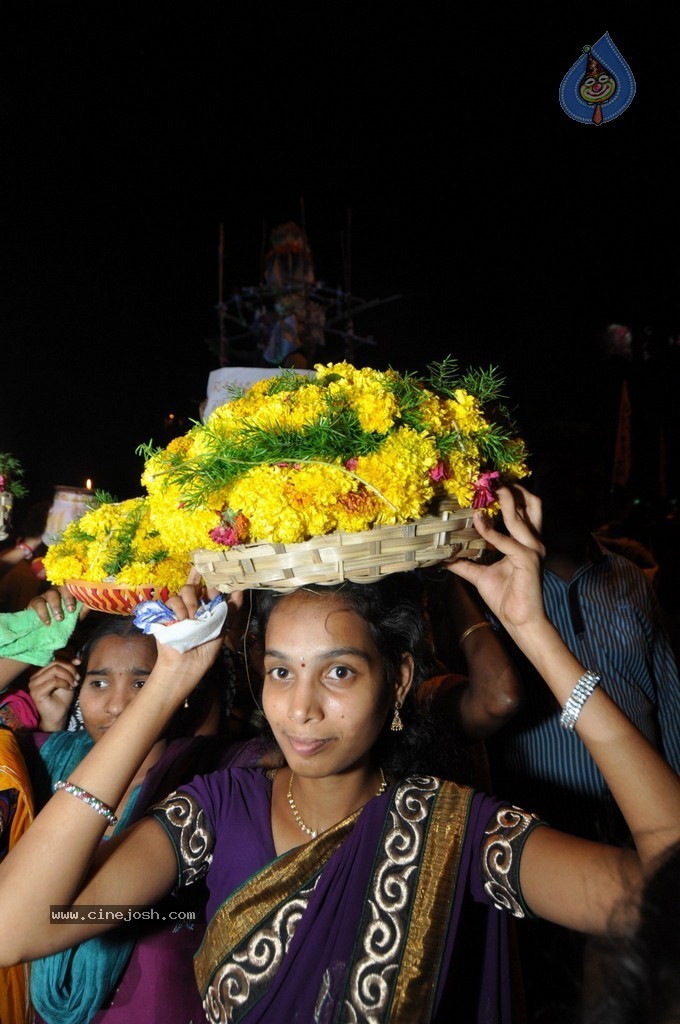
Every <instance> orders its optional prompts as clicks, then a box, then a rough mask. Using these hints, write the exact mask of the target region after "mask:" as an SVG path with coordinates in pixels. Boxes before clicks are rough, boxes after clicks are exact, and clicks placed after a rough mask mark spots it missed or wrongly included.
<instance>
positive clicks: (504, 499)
mask: <svg viewBox="0 0 680 1024" xmlns="http://www.w3.org/2000/svg"><path fill="white" fill-rule="evenodd" d="M498 501H499V504H500V509H501V513H502V516H503V522H504V523H505V526H506V528H507V530H508V535H506V534H504V533H499V532H498V531H497V530H495V529H494V528H493V527H492V526H491V524H490V522H489V520H488V519H487V517H486V516H485V515H484V513H483V512H476V513H475V527H476V528H477V531H478V532H479V535H480V536H481V537H482V538H483V539H484V540H485V541H487V543H488V544H489V545H490V546H492V547H494V548H495V549H496V550H497V551H499V552H500V553H501V554H502V555H503V556H504V557H503V558H501V559H500V560H499V561H497V562H493V563H492V564H491V565H479V564H477V563H476V562H472V561H470V560H468V559H463V558H459V559H455V560H454V561H452V562H449V563H448V564H447V568H448V569H449V571H450V572H452V573H454V574H455V575H456V576H461V577H462V578H463V579H465V580H467V581H468V582H469V583H472V584H473V585H474V586H475V587H476V588H477V590H478V591H479V594H480V597H482V598H483V600H484V601H485V602H486V604H487V605H488V607H489V608H490V609H491V610H492V611H493V612H494V613H495V614H496V615H497V616H498V618H499V619H500V621H501V622H502V623H503V625H504V626H505V628H506V629H507V630H508V632H509V633H510V634H511V636H513V638H515V639H516V634H517V631H518V630H524V629H526V628H527V627H528V626H530V625H532V624H540V623H542V622H543V621H544V620H545V619H546V616H545V609H544V606H543V596H542V592H541V559H542V557H543V555H544V554H545V548H544V546H543V544H542V542H541V539H540V528H541V521H542V514H541V502H540V499H539V498H537V497H536V495H534V494H531V493H530V492H529V491H527V490H525V489H524V488H523V487H519V486H515V487H500V488H499V490H498Z"/></svg>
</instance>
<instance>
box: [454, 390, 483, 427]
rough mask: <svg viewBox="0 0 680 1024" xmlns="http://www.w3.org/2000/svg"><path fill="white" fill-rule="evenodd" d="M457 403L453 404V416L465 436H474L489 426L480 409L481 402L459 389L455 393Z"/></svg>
mask: <svg viewBox="0 0 680 1024" xmlns="http://www.w3.org/2000/svg"><path fill="white" fill-rule="evenodd" d="M453 394H454V398H455V401H454V402H452V409H453V415H454V416H455V419H456V422H457V424H458V429H459V430H460V431H462V432H463V433H464V434H472V433H474V431H476V430H482V429H483V428H484V427H486V426H488V424H487V421H486V420H485V419H484V417H483V416H482V413H481V409H480V408H479V402H478V401H477V399H476V398H475V397H474V396H473V395H469V394H468V393H467V391H463V389H462V388H458V389H457V390H456V391H454V393H453Z"/></svg>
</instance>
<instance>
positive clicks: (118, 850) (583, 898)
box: [0, 488, 680, 1024]
mask: <svg viewBox="0 0 680 1024" xmlns="http://www.w3.org/2000/svg"><path fill="white" fill-rule="evenodd" d="M497 496H498V499H499V502H500V506H501V509H502V512H503V516H504V521H505V525H506V527H507V530H508V535H505V534H502V533H500V532H497V531H495V530H494V529H493V528H492V527H491V526H490V524H489V523H488V522H486V521H485V520H484V517H483V516H482V515H481V514H478V516H477V518H476V525H477V529H478V530H479V531H480V534H481V536H482V537H483V538H484V539H485V541H486V542H488V543H490V544H493V546H494V547H496V548H497V550H498V551H499V552H500V553H501V554H502V555H503V557H502V559H501V560H500V561H498V562H496V563H494V564H493V565H481V564H476V563H474V562H471V561H464V560H463V561H461V560H457V561H455V562H454V563H453V564H452V570H453V571H454V572H455V573H457V574H458V575H460V576H462V577H463V578H465V579H467V580H468V581H470V582H473V583H474V584H475V585H476V586H477V587H478V589H479V592H480V594H481V596H482V597H483V599H484V600H485V602H486V603H487V605H488V606H489V607H490V608H491V609H492V610H493V612H494V613H495V614H496V615H497V616H498V618H499V619H500V620H501V621H502V622H503V624H504V625H505V627H506V628H507V629H508V631H509V632H510V633H511V634H512V635H513V637H514V638H515V639H516V641H517V643H518V644H519V645H520V647H521V648H522V650H523V651H524V653H525V654H526V655H527V656H528V657H529V658H530V659H531V660H532V661H533V662H534V663H535V664H536V667H537V668H538V669H539V671H540V672H541V674H542V676H543V677H544V678H545V679H546V680H547V682H548V685H549V686H550V688H551V690H552V691H553V693H554V694H555V696H556V698H557V699H558V701H559V702H560V704H562V705H563V706H564V712H563V718H564V725H565V728H568V729H570V730H574V729H575V731H576V732H577V734H578V736H579V738H580V739H581V741H582V742H584V743H585V744H586V745H587V746H588V749H589V750H590V751H591V753H592V754H593V756H594V757H595V759H596V761H597V763H598V765H599V767H600V769H601V770H602V772H603V773H604V775H605V777H606V778H607V781H608V783H609V785H610V786H611V789H612V792H613V793H614V794H615V796H616V798H617V800H618V802H619V806H620V807H621V810H622V811H623V813H624V814H625V816H626V818H627V820H628V823H629V826H630V829H631V833H632V835H633V837H634V841H635V849H634V850H621V849H619V848H610V847H606V846H603V845H600V844H594V843H590V842H586V841H584V840H580V839H575V838H573V837H570V836H567V835H564V834H560V833H558V832H556V831H554V830H553V829H551V828H549V827H548V826H547V825H545V824H544V823H542V822H539V821H537V820H536V819H535V818H533V817H532V815H531V814H530V813H527V812H526V811H522V810H520V809H518V808H515V807H513V806H512V804H509V803H507V802H505V801H502V800H496V799H495V798H491V797H488V796H485V795H483V794H479V793H474V792H473V791H471V790H469V789H467V788H465V787H459V786H457V785H455V784H454V783H448V782H442V781H441V780H438V779H437V778H434V777H432V776H427V775H422V774H416V775H412V774H410V766H411V765H412V764H414V763H416V758H415V756H414V755H415V754H416V753H417V751H418V747H419V745H420V744H422V742H423V739H424V738H425V740H426V741H427V738H428V737H427V732H423V730H422V727H421V723H419V721H418V716H417V714H416V710H415V702H414V701H413V699H412V691H413V688H414V686H415V687H417V686H418V684H419V682H420V675H421V667H420V665H419V663H418V659H419V652H420V650H421V648H422V642H423V632H422V624H421V621H420V617H419V615H418V614H417V611H416V609H415V608H414V607H413V606H412V605H411V604H410V602H409V601H408V600H404V594H403V591H401V588H400V585H399V579H400V577H399V576H398V575H396V574H395V575H394V576H393V578H392V580H391V581H385V583H384V584H383V583H378V584H374V585H371V586H352V585H345V586H341V587H339V588H330V589H328V588H324V589H323V590H315V589H313V590H311V591H310V590H308V589H307V588H305V587H302V588H299V589H297V590H295V591H293V592H291V593H290V594H285V595H283V596H280V597H278V598H275V599H272V598H271V597H270V598H268V600H267V602H266V603H267V604H268V605H269V606H270V607H265V608H263V613H264V615H265V618H266V617H267V616H268V618H267V622H266V632H265V659H266V661H265V664H266V677H265V684H264V692H263V707H264V711H265V713H266V715H267V718H268V721H269V724H270V726H271V729H272V732H273V735H274V737H275V739H276V742H277V744H278V746H279V748H280V750H281V752H282V754H283V756H284V758H285V767H283V768H281V769H279V770H278V771H277V772H275V773H272V772H269V773H267V772H265V771H262V770H257V769H240V770H239V769H233V770H231V771H226V772H220V773H217V774H212V775H209V776H207V777H205V778H198V779H196V780H195V781H194V783H193V784H192V785H190V786H182V787H181V788H180V789H179V790H178V791H177V792H176V793H175V794H173V795H172V796H171V797H169V798H168V799H167V800H165V801H163V802H162V803H161V804H160V805H158V806H157V807H156V808H155V809H154V810H153V811H152V813H151V815H150V816H149V817H146V818H145V819H144V820H142V821H140V822H138V823H137V824H136V825H134V826H133V827H132V828H131V829H129V830H126V831H125V832H124V833H123V834H122V835H121V836H120V837H119V838H114V839H112V840H110V841H109V842H108V843H106V844H104V845H103V846H102V845H100V839H101V837H102V834H103V832H104V830H105V828H106V826H107V822H108V821H109V819H110V817H111V814H112V811H111V808H112V807H116V806H117V804H118V802H119V800H120V798H121V796H122V794H123V793H124V792H125V790H126V788H127V786H128V785H129V783H130V780H131V779H132V778H133V777H134V775H135V772H136V771H137V769H138V766H139V764H140V763H141V762H142V761H143V760H144V758H145V757H146V756H147V753H148V751H149V750H150V749H151V748H152V746H153V744H154V743H155V742H156V739H157V737H158V735H159V734H160V733H161V732H162V730H163V728H164V727H165V726H166V724H167V722H168V721H169V720H170V718H171V716H172V714H173V713H174V711H175V710H176V709H177V708H178V707H179V706H180V705H181V703H182V702H183V700H184V699H185V697H186V695H187V694H188V693H190V692H191V690H192V688H193V687H194V686H195V685H196V682H197V681H198V679H200V678H201V677H202V675H203V674H204V672H205V670H206V667H207V666H208V665H209V664H210V662H211V661H212V659H214V657H215V656H216V653H217V651H218V649H219V645H220V642H221V641H220V639H219V638H217V639H214V640H211V641H209V642H207V643H204V644H201V645H199V646H196V647H194V648H193V649H191V650H189V651H186V652H185V653H180V652H178V651H177V650H173V649H172V648H170V647H168V646H167V645H161V646H160V647H159V654H158V659H157V662H156V665H155V666H154V669H153V671H152V672H151V675H150V676H149V678H148V679H147V682H146V683H145V685H144V688H143V689H142V690H141V691H140V693H139V694H138V696H137V697H136V698H135V700H134V701H133V702H131V704H130V705H129V706H128V708H127V709H126V711H125V712H124V714H123V715H121V716H120V718H119V719H118V720H117V721H116V722H115V723H114V724H113V725H112V726H111V728H109V729H108V730H107V732H106V734H105V735H104V736H102V738H101V740H100V741H99V742H98V743H97V744H96V745H95V747H94V749H93V751H91V752H90V754H88V756H87V757H86V758H85V760H83V761H82V762H81V763H80V764H79V765H78V767H77V768H76V769H75V770H74V771H73V772H72V775H71V777H70V779H69V780H68V781H69V786H68V792H64V791H59V792H57V793H56V794H55V795H54V797H53V798H52V799H51V800H50V801H49V803H48V804H47V806H46V807H45V808H44V810H43V811H42V812H41V813H40V814H39V815H38V817H37V818H36V821H35V822H34V824H33V825H32V826H31V828H30V829H29V830H28V832H27V833H26V835H25V836H24V837H23V838H22V839H21V841H20V843H19V844H18V845H17V847H16V849H15V850H14V851H13V852H12V853H11V854H10V855H9V857H8V858H7V860H6V861H5V863H4V864H3V865H2V867H1V869H0V901H1V903H2V907H3V930H2V934H1V936H0V958H1V959H0V962H2V963H4V964H11V963H14V962H16V961H18V960H22V959H27V958H31V957H36V956H41V955H45V954H48V953H52V952H54V951H56V950H57V949H61V948H66V947H68V946H69V945H72V944H74V943H77V942H81V941H83V939H85V938H89V937H91V936H92V935H94V934H100V933H101V932H103V931H104V930H105V929H106V924H105V923H104V922H101V921H97V922H95V923H93V924H91V923H89V922H81V921H71V922H69V923H64V924H59V925H57V924H54V923H51V922H50V916H49V912H50V907H51V906H52V905H54V904H59V905H67V906H68V905H71V904H75V905H92V904H95V905H107V904H119V905H120V904H125V905H131V906H138V905H140V904H154V903H156V902H157V901H158V900H160V899H162V898H163V897H164V896H166V895H167V894H168V893H169V892H171V891H172V890H173V889H175V888H176V887H177V885H178V884H179V885H184V884H187V883H190V882H191V881H192V880H195V879H197V878H202V877H205V878H206V881H207V885H208V888H209V891H210V896H209V905H208V911H209V914H210V915H211V922H210V926H209V929H208V932H207V935H206V939H205V940H204V942H203V944H202V946H201V949H200V951H199V953H198V954H197V957H196V976H197V980H198V983H199V990H200V993H201V997H202V999H203V1005H204V1009H205V1012H206V1016H207V1018H208V1019H209V1020H224V1019H231V1020H234V1021H237V1020H240V1021H247V1022H249V1024H252V1022H254V1021H268V1022H272V1021H281V1022H283V1021H289V1020H293V1019H296V1017H297V1019H300V1020H305V1021H307V1020H318V1021H346V1020H348V1019H352V1020H362V1019H363V1020H368V1019H371V1020H376V1021H388V1020H392V1021H409V1022H412V1021H414V1022H416V1021H432V1020H443V1019H447V1020H450V1019H451V1017H452V1012H453V1011H452V1008H455V1010H456V1012H457V1013H458V1015H459V1018H460V1019H465V1020H478V1021H480V1022H481V1021H485V1022H490V1021H495V1020H500V1021H511V1019H512V1004H511V994H510V991H509V986H508V980H509V979H508V975H507V967H508V964H507V959H506V956H505V952H504V949H505V947H504V935H503V931H504V929H503V924H502V921H503V916H502V915H501V914H499V913H498V911H497V909H496V908H501V909H503V910H510V911H511V912H512V913H514V914H516V915H522V914H532V913H533V914H538V915H541V916H544V917H546V918H548V919H550V920H553V921H555V922H557V923H560V924H562V925H564V926H565V927H569V928H578V929H582V930H584V931H590V932H600V933H601V932H605V931H607V930H609V929H613V928H619V929H625V928H626V927H628V926H629V925H630V923H631V920H632V919H633V918H634V914H635V900H636V896H637V894H638V893H639V892H640V890H641V887H642V883H643V879H644V876H645V874H646V873H648V872H649V871H650V870H652V868H653V867H654V865H655V863H656V860H657V857H658V856H659V855H661V854H662V853H663V851H664V850H666V849H667V848H669V847H670V846H671V845H672V844H673V843H674V842H677V840H678V838H680V824H679V823H680V780H678V779H677V777H676V776H675V774H674V773H673V772H672V771H671V770H670V769H669V768H668V766H667V765H666V764H665V762H664V761H663V760H662V759H661V758H660V757H659V755H658V754H657V753H656V751H655V750H654V749H653V748H652V747H651V746H650V745H649V744H648V743H647V741H646V740H645V739H644V738H643V737H642V736H641V734H640V733H638V732H637V730H636V729H635V728H634V727H633V726H632V725H631V723H630V722H629V721H628V720H627V719H626V718H625V716H624V715H623V714H622V713H621V712H620V711H619V709H618V708H617V707H616V706H615V705H614V704H613V703H612V702H611V701H610V700H609V698H608V697H607V695H606V693H605V692H604V691H603V690H602V689H601V688H599V687H598V686H597V679H596V677H593V675H592V673H590V672H589V671H588V670H587V667H586V666H582V665H580V664H579V663H578V661H577V660H576V659H575V658H574V657H573V655H572V654H571V653H570V652H569V651H568V649H567V648H566V647H565V646H564V644H563V643H562V642H561V640H560V638H559V635H558V634H557V633H556V631H555V630H554V628H553V627H552V625H551V624H550V622H549V621H548V619H547V618H546V616H545V612H544V609H543V604H542V600H541V589H540V556H541V552H542V548H541V544H540V542H539V541H538V540H537V535H536V532H535V531H536V528H537V527H538V526H539V525H540V523H539V519H540V511H539V507H538V503H537V502H536V500H535V499H533V497H532V496H531V495H529V494H528V493H526V492H523V491H521V490H518V491H517V492H516V494H513V493H512V492H511V491H510V490H508V489H506V488H501V489H500V490H499V491H498V494H497ZM515 497H517V498H518V499H519V500H518V504H515ZM170 604H171V606H172V607H173V609H174V611H175V613H176V615H177V616H178V617H179V618H185V617H189V618H191V617H193V615H194V614H195V611H196V608H197V599H196V594H195V591H194V589H193V588H191V587H189V588H186V589H185V590H184V591H183V594H182V598H181V599H175V598H173V599H170ZM397 641H398V642H397ZM92 794H94V796H92ZM149 864H153V871H151V872H150V871H149V870H148V865H149ZM622 905H623V908H624V910H626V911H627V913H625V914H623V916H619V917H614V916H613V915H614V911H615V910H617V909H619V908H620V907H621V906H622Z"/></svg>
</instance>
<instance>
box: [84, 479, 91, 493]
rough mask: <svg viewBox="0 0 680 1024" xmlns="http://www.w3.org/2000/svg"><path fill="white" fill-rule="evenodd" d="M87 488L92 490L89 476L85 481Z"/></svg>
mask: <svg viewBox="0 0 680 1024" xmlns="http://www.w3.org/2000/svg"><path fill="white" fill-rule="evenodd" d="M85 490H86V491H91V490H92V481H91V480H90V478H89V477H88V478H87V480H86V481H85Z"/></svg>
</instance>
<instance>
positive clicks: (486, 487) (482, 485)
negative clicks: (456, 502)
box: [472, 470, 500, 508]
mask: <svg viewBox="0 0 680 1024" xmlns="http://www.w3.org/2000/svg"><path fill="white" fill-rule="evenodd" d="M499 483H500V473H498V472H497V471H496V470H494V471H493V473H482V474H481V475H480V477H479V480H477V481H475V483H474V485H473V486H474V489H475V496H474V498H473V499H472V507H473V508H488V507H489V505H493V503H494V501H495V500H496V490H497V489H498V485H499Z"/></svg>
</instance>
